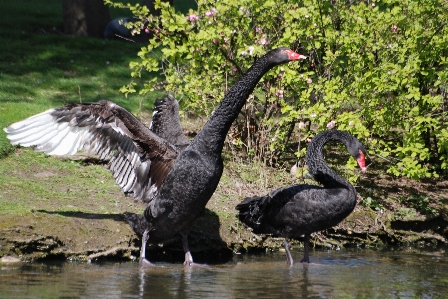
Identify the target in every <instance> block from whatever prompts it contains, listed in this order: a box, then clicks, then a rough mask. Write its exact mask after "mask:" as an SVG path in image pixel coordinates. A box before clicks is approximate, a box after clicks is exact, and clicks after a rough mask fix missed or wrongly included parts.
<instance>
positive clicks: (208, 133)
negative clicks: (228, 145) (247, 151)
mask: <svg viewBox="0 0 448 299" xmlns="http://www.w3.org/2000/svg"><path fill="white" fill-rule="evenodd" d="M274 65H275V64H273V63H269V59H268V57H266V56H263V57H261V58H260V59H258V60H257V61H256V62H255V63H254V65H253V66H252V67H251V68H250V69H249V70H248V71H247V72H246V73H245V74H244V75H243V76H242V77H241V79H240V80H238V81H237V82H236V83H235V84H234V85H233V86H232V87H231V88H230V90H229V91H228V92H227V94H226V95H225V97H224V99H223V101H222V102H221V103H220V105H219V106H218V108H217V109H216V110H215V111H214V112H213V114H212V116H211V117H210V119H209V120H208V121H207V123H206V124H205V126H204V127H203V128H202V130H201V131H200V132H199V133H198V135H197V136H196V137H195V139H194V140H193V141H192V146H193V147H198V146H199V147H200V146H204V145H205V146H206V147H207V150H208V151H211V152H213V153H219V154H221V151H222V148H223V146H224V141H225V138H226V135H227V132H228V131H229V129H230V126H231V125H232V123H233V121H234V120H235V119H236V118H237V117H238V114H239V113H240V111H241V109H242V108H243V106H244V104H245V103H246V100H247V98H248V97H249V95H250V94H251V93H252V91H253V90H254V88H255V86H256V84H257V83H258V81H260V79H261V77H262V76H263V75H264V74H265V73H266V72H267V71H268V70H269V69H271V68H272V67H273V66H274Z"/></svg>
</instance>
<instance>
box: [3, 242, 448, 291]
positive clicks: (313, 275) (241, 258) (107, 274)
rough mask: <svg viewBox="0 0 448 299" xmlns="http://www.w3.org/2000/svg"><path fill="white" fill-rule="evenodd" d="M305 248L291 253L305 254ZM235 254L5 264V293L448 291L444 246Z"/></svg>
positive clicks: (447, 272)
mask: <svg viewBox="0 0 448 299" xmlns="http://www.w3.org/2000/svg"><path fill="white" fill-rule="evenodd" d="M301 254H302V253H301V252H299V251H296V252H294V253H293V257H294V258H295V260H297V261H298V260H300V258H301ZM285 260H286V259H285V256H284V253H274V254H267V255H260V256H254V255H235V256H234V258H233V261H232V262H229V263H226V264H222V265H211V266H210V267H209V268H193V269H188V268H184V267H183V265H182V264H168V263H158V265H160V266H162V267H159V268H150V269H142V268H140V267H139V265H138V264H137V263H131V262H126V263H114V262H106V263H92V264H86V263H70V262H46V263H25V264H8V265H6V264H0V267H1V272H0V298H213V299H218V298H257V299H261V298H448V254H447V253H445V251H444V250H441V249H438V250H431V251H428V250H425V251H423V250H418V249H410V248H401V249H399V250H371V249H369V250H367V249H352V250H341V251H314V252H312V255H311V258H310V260H311V263H310V264H309V265H304V264H300V263H296V264H295V265H294V266H292V267H289V266H287V265H286V263H285Z"/></svg>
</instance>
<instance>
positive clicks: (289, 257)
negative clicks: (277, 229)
mask: <svg viewBox="0 0 448 299" xmlns="http://www.w3.org/2000/svg"><path fill="white" fill-rule="evenodd" d="M290 249H291V244H290V243H289V242H288V239H286V238H285V251H286V263H287V264H288V265H290V266H292V265H293V264H294V261H293V259H292V255H291V250H290Z"/></svg>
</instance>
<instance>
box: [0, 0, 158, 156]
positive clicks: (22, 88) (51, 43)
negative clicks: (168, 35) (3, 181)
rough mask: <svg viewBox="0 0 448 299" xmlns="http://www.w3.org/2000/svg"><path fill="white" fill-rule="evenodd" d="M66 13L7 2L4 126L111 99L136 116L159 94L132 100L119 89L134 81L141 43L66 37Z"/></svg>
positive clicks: (1, 92)
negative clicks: (77, 104) (54, 110)
mask: <svg viewBox="0 0 448 299" xmlns="http://www.w3.org/2000/svg"><path fill="white" fill-rule="evenodd" d="M61 10H62V9H61V3H60V1H57V0H52V1H51V0H50V1H25V0H23V1H15V2H4V3H2V11H3V17H2V18H1V19H0V37H1V40H2V42H1V43H0V52H1V53H3V55H1V56H0V115H1V116H0V127H1V128H4V127H5V126H6V125H8V124H10V123H12V122H15V121H18V120H20V119H23V118H26V117H28V116H31V115H33V114H36V113H40V112H42V111H44V110H46V109H49V108H51V107H57V106H62V105H64V104H66V103H69V102H80V101H83V102H92V101H98V100H101V99H110V100H113V101H115V102H117V103H118V104H120V105H122V106H124V107H126V108H127V109H128V110H130V111H131V112H133V113H135V114H138V113H139V112H140V111H149V110H150V109H151V107H152V104H153V101H154V99H155V98H156V97H157V96H158V95H159V94H157V93H153V94H149V95H148V96H140V95H130V96H128V97H127V98H126V97H124V96H123V95H122V94H121V93H120V92H119V91H118V90H119V88H120V87H121V86H123V85H125V84H128V83H129V82H130V81H131V78H130V70H129V67H128V66H129V62H130V61H132V60H135V59H136V58H137V52H138V50H139V49H140V47H141V45H140V44H137V43H132V42H123V41H117V40H103V39H93V38H85V37H69V36H65V35H63V19H62V11H61ZM126 13H128V12H127V11H124V10H123V11H118V10H117V9H115V10H114V11H111V15H112V17H116V16H122V15H124V14H126ZM146 75H147V77H146V78H142V79H140V81H138V82H137V83H142V81H143V80H145V79H148V78H149V77H150V76H151V75H150V74H146ZM140 103H142V107H140ZM5 136H6V135H5V133H4V132H3V130H2V131H1V132H0V154H1V155H4V154H5V153H6V152H10V151H11V147H10V146H8V143H7V141H6V139H5Z"/></svg>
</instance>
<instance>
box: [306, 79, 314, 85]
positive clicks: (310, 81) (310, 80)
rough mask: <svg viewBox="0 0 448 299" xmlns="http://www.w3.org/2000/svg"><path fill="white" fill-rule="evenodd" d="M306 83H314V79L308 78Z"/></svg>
mask: <svg viewBox="0 0 448 299" xmlns="http://www.w3.org/2000/svg"><path fill="white" fill-rule="evenodd" d="M305 81H306V83H308V84H311V83H313V79H311V78H306V80H305Z"/></svg>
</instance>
